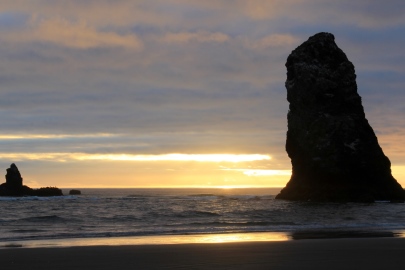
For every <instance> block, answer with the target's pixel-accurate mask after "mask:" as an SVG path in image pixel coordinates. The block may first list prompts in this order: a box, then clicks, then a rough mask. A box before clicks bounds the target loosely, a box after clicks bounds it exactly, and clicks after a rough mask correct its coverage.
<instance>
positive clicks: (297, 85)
mask: <svg viewBox="0 0 405 270" xmlns="http://www.w3.org/2000/svg"><path fill="white" fill-rule="evenodd" d="M286 67H287V81H286V83H285V85H286V88H287V100H288V101H289V103H290V106H289V112H288V116H287V118H288V131H287V142H286V150H287V153H288V156H289V157H290V158H291V163H292V175H291V179H290V181H289V182H288V184H287V186H286V187H285V188H284V189H283V190H281V192H280V194H278V195H277V197H276V199H285V200H303V201H308V200H310V201H350V202H373V201H377V200H389V201H404V199H405V193H404V190H403V189H402V187H401V185H400V184H399V183H398V182H397V181H396V180H395V179H394V178H393V176H392V174H391V163H390V161H389V159H388V158H387V157H386V156H385V155H384V153H383V151H382V149H381V147H380V146H379V144H378V141H377V137H376V135H375V134H374V131H373V129H372V128H371V126H370V125H369V123H368V121H367V119H366V117H365V113H364V109H363V106H362V102H361V97H360V96H359V94H358V93H357V84H356V74H355V70H354V66H353V64H352V63H351V62H350V61H349V60H348V58H347V57H346V54H345V53H344V52H343V51H342V50H341V49H340V48H339V47H338V46H337V45H336V43H335V37H334V36H333V35H332V34H330V33H318V34H316V35H314V36H312V37H310V38H309V39H308V40H307V41H306V42H304V43H303V44H301V45H300V46H299V47H297V48H296V49H295V50H294V51H292V53H291V54H290V55H289V57H288V59H287V63H286Z"/></svg>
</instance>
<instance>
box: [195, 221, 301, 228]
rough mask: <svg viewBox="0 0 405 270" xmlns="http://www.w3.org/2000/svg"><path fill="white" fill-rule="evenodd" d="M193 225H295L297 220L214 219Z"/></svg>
mask: <svg viewBox="0 0 405 270" xmlns="http://www.w3.org/2000/svg"><path fill="white" fill-rule="evenodd" d="M191 225H194V226H195V225H197V226H243V227H249V226H295V225H297V224H296V223H295V222H277V221H246V222H234V221H214V222H207V223H205V222H193V223H191Z"/></svg>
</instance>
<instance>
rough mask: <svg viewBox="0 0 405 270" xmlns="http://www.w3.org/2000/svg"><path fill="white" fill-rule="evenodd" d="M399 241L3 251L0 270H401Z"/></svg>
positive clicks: (404, 244) (404, 243)
mask: <svg viewBox="0 0 405 270" xmlns="http://www.w3.org/2000/svg"><path fill="white" fill-rule="evenodd" d="M404 253H405V239H404V238H350V239H347V238H346V239H320V240H319V239H316V240H295V241H280V242H277V241H275V242H244V243H221V244H171V245H132V246H87V247H86V246H84V247H83V246H82V247H60V248H6V249H2V250H0V265H1V269H7V270H8V269H41V270H46V269H98V270H101V269H120V270H123V269H394V268H398V269H402V268H403V267H404V265H405V256H404Z"/></svg>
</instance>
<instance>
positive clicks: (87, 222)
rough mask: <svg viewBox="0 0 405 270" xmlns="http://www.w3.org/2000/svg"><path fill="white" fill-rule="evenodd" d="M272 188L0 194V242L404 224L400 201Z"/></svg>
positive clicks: (358, 228)
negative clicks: (284, 195)
mask: <svg viewBox="0 0 405 270" xmlns="http://www.w3.org/2000/svg"><path fill="white" fill-rule="evenodd" d="M64 192H65V193H67V192H66V190H65V191H64ZM277 192H278V190H275V189H82V193H83V195H81V196H64V197H49V198H40V197H22V198H11V197H1V198H0V208H1V216H0V241H1V242H4V241H17V240H18V241H21V240H44V239H72V238H94V237H96V238H104V237H131V236H161V235H189V234H221V233H247V232H287V233H297V232H303V231H305V232H307V231H319V230H323V231H334V232H336V231H337V232H339V231H342V232H343V231H403V230H405V204H391V203H386V202H380V203H373V204H358V203H356V204H355V203H345V204H338V203H312V202H288V201H282V200H274V197H275V194H276V193H277Z"/></svg>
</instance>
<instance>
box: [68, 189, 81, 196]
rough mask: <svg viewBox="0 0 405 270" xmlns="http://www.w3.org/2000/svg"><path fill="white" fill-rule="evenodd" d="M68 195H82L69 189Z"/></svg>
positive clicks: (76, 190) (78, 191) (75, 190)
mask: <svg viewBox="0 0 405 270" xmlns="http://www.w3.org/2000/svg"><path fill="white" fill-rule="evenodd" d="M69 195H82V192H81V191H80V190H78V189H71V190H70V191H69Z"/></svg>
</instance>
